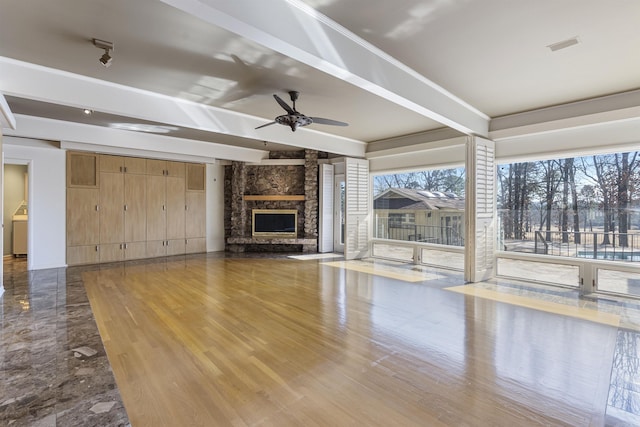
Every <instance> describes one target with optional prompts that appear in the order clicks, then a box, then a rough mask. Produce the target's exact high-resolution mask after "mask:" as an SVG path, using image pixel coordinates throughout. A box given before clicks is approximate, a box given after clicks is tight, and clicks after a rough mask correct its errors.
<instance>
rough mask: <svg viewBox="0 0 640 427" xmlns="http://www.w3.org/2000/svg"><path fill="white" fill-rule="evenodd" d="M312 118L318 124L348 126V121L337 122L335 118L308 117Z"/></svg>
mask: <svg viewBox="0 0 640 427" xmlns="http://www.w3.org/2000/svg"><path fill="white" fill-rule="evenodd" d="M310 119H311V120H313V123H318V124H319V125H331V126H349V123H345V122H339V121H337V120H331V119H323V118H322V117H310Z"/></svg>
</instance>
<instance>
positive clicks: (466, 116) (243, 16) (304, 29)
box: [161, 0, 489, 137]
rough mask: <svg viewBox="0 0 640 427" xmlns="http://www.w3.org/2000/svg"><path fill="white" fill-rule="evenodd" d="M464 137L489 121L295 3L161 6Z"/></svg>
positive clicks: (480, 131) (482, 132)
mask: <svg viewBox="0 0 640 427" xmlns="http://www.w3.org/2000/svg"><path fill="white" fill-rule="evenodd" d="M161 1H163V2H164V3H167V4H169V5H171V6H173V7H175V8H177V9H180V10H182V11H184V12H186V13H189V14H191V15H193V16H196V17H198V18H200V19H202V20H204V21H205V22H208V23H210V24H213V25H216V26H219V27H221V28H224V29H226V30H227V31H231V32H233V33H235V34H237V35H239V36H242V37H244V38H247V39H249V40H252V41H254V42H256V43H259V44H261V45H263V46H265V47H267V48H269V49H272V50H274V51H276V52H279V53H281V54H283V55H286V56H288V57H290V58H293V59H295V60H297V61H300V62H302V63H304V64H307V65H309V66H311V67H314V68H316V69H318V70H321V71H323V72H325V73H327V74H330V75H332V76H334V77H336V78H339V79H342V80H345V81H348V82H349V83H351V84H353V85H355V86H357V87H359V88H361V89H363V90H366V91H369V92H371V93H373V94H375V95H378V96H380V97H382V98H384V99H387V100H388V101H391V102H394V103H396V104H398V105H400V106H402V107H404V108H407V109H409V110H411V111H414V112H416V113H418V114H421V115H423V116H425V117H428V118H430V119H432V120H435V121H437V122H439V123H442V124H443V125H445V126H449V127H451V128H454V129H456V130H458V131H460V132H462V133H465V134H468V135H479V136H484V137H486V136H487V134H488V129H489V117H488V116H486V115H485V114H483V113H482V112H480V111H478V110H477V109H475V108H473V107H472V106H470V105H468V104H467V103H465V102H464V101H462V100H461V99H459V98H457V97H455V96H454V95H452V94H451V93H449V92H447V91H446V90H445V89H443V88H442V87H440V86H438V85H436V84H435V83H434V82H432V81H430V80H428V79H427V78H425V77H424V76H422V75H420V74H418V73H417V72H415V71H414V70H412V69H410V68H409V67H407V66H406V65H404V64H402V63H400V62H399V61H397V60H396V59H394V58H392V57H390V56H389V55H387V54H386V53H384V52H383V51H381V50H380V49H378V48H376V47H375V46H373V45H371V44H370V43H368V42H366V41H365V40H363V39H361V38H360V37H358V36H356V35H355V34H353V33H352V32H350V31H349V30H347V29H346V28H344V27H342V26H340V25H338V24H337V23H335V22H334V21H332V20H330V19H328V18H327V17H325V16H324V15H322V14H320V13H318V12H317V11H316V10H314V9H313V8H311V7H309V6H307V5H305V4H304V3H302V2H301V1H298V0H270V1H255V0H234V1H229V0H161Z"/></svg>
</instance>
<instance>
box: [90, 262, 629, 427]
mask: <svg viewBox="0 0 640 427" xmlns="http://www.w3.org/2000/svg"><path fill="white" fill-rule="evenodd" d="M369 265H373V264H369ZM358 266H359V267H357V268H348V267H349V266H348V265H347V264H344V263H335V262H333V263H331V262H326V263H325V262H323V260H312V261H299V260H294V259H287V258H277V259H260V258H249V259H245V258H224V257H218V258H216V257H207V256H202V257H191V258H187V259H184V258H180V259H178V260H175V261H169V262H166V263H151V264H141V265H137V266H126V267H125V266H123V265H118V266H116V267H113V268H106V267H102V268H100V269H99V270H98V271H88V272H86V273H84V282H85V287H86V290H87V294H88V296H89V300H90V302H91V306H92V309H93V312H94V315H95V318H96V321H97V324H98V327H99V329H100V334H101V336H102V339H103V341H104V344H105V348H106V350H107V354H108V357H109V360H110V363H111V366H112V368H113V371H114V374H115V377H116V380H117V383H118V387H119V388H120V392H121V395H122V398H123V401H124V404H125V407H126V409H127V412H128V414H129V418H130V420H131V423H132V425H133V426H134V427H140V426H256V425H259V426H343V425H358V426H414V425H415V426H440V425H442V426H444V425H447V426H528V425H552V426H558V425H570V426H589V425H603V424H604V419H605V408H606V402H607V393H608V390H609V376H610V373H611V367H612V360H613V355H614V347H615V343H616V334H617V331H618V328H617V327H616V326H615V325H612V324H609V323H606V322H605V323H603V322H598V321H591V320H588V319H585V318H579V317H575V316H565V315H562V314H558V313H554V312H547V311H544V310H541V309H539V308H529V307H526V304H521V303H520V304H517V305H513V304H509V303H508V302H505V301H498V300H495V299H492V298H481V297H478V296H475V295H469V294H465V293H461V292H460V291H459V290H458V291H456V292H453V291H452V290H449V289H446V288H449V287H456V286H460V285H463V282H462V279H461V277H460V276H459V275H457V274H455V273H451V274H449V273H442V272H437V271H430V272H428V273H424V274H425V275H424V280H423V281H416V280H414V279H415V274H416V272H415V271H413V270H405V271H406V279H407V280H403V275H402V270H399V272H396V273H394V274H395V276H390V275H389V274H376V272H375V271H374V270H375V269H372V270H371V271H369V272H367V270H366V268H364V267H363V266H365V267H366V263H360V264H358ZM389 270H390V269H383V271H387V272H388V271H389ZM520 302H521V301H520Z"/></svg>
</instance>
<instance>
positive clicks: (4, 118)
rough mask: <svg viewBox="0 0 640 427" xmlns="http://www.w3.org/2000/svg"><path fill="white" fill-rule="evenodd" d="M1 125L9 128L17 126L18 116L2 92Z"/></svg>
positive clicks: (0, 97) (0, 102) (0, 94)
mask: <svg viewBox="0 0 640 427" xmlns="http://www.w3.org/2000/svg"><path fill="white" fill-rule="evenodd" d="M0 127H2V128H7V129H15V128H16V118H15V116H14V115H13V113H12V112H11V108H9V104H7V100H6V99H5V97H4V95H3V94H2V93H0Z"/></svg>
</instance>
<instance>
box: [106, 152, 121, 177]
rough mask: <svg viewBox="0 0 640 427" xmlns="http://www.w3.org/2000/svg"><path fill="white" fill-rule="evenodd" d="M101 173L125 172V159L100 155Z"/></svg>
mask: <svg viewBox="0 0 640 427" xmlns="http://www.w3.org/2000/svg"><path fill="white" fill-rule="evenodd" d="M100 172H114V173H120V172H124V157H122V156H112V155H110V154H101V155H100Z"/></svg>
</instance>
